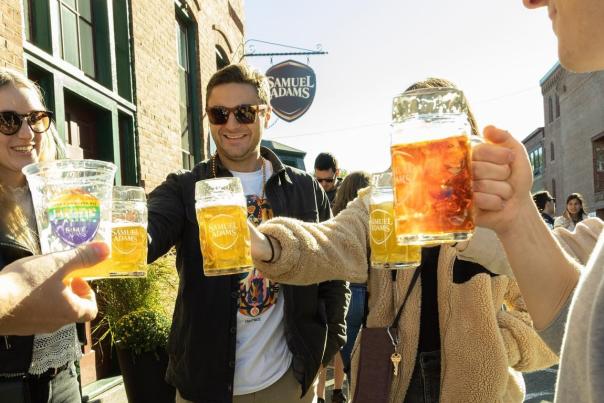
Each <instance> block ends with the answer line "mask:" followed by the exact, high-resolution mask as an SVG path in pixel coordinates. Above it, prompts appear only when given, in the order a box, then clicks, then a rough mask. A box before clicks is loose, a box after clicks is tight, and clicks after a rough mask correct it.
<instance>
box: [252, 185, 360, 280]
mask: <svg viewBox="0 0 604 403" xmlns="http://www.w3.org/2000/svg"><path fill="white" fill-rule="evenodd" d="M368 198H369V189H363V190H361V191H360V192H359V196H358V197H357V198H356V199H355V200H353V201H352V202H350V203H349V204H348V206H347V207H346V208H345V209H344V210H342V212H341V213H340V214H338V216H337V217H335V218H332V219H331V220H328V221H324V222H322V223H307V222H302V221H298V220H294V219H291V218H274V219H271V220H269V221H267V222H266V223H263V224H262V225H260V226H259V227H258V229H259V230H260V231H261V232H262V233H264V234H265V235H270V236H271V237H273V238H274V239H276V240H277V241H279V243H280V244H281V256H280V257H279V259H278V260H277V261H276V262H274V263H265V262H262V261H260V260H254V265H255V267H256V268H257V269H258V270H260V271H261V272H262V273H263V274H265V275H266V276H267V277H269V278H271V279H272V280H274V281H277V282H280V283H286V284H297V285H306V284H314V283H319V282H323V281H328V280H346V281H350V282H353V283H364V282H366V281H367V245H368V235H367V234H368V229H369V212H368Z"/></svg>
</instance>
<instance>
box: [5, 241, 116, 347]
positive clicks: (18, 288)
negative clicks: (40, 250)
mask: <svg viewBox="0 0 604 403" xmlns="http://www.w3.org/2000/svg"><path fill="white" fill-rule="evenodd" d="M108 255H109V247H108V246H107V245H106V244H104V243H100V242H96V243H90V244H86V245H84V246H80V247H78V248H76V249H72V250H69V251H65V252H57V253H52V254H49V255H40V256H32V257H27V258H23V259H20V260H17V261H15V262H13V263H11V264H9V265H8V266H6V267H5V268H4V269H3V270H2V272H1V274H0V296H1V298H0V334H15V335H30V334H34V333H48V332H52V331H55V330H57V329H59V328H60V327H62V326H64V325H66V324H68V323H74V322H85V321H89V320H92V319H94V317H95V316H96V314H97V306H96V299H95V295H94V292H93V291H92V289H91V288H90V286H89V285H88V283H86V282H85V281H84V280H82V279H80V278H74V279H72V280H64V278H65V277H66V276H67V275H68V274H70V273H71V272H72V271H74V270H77V269H82V268H86V267H92V266H94V265H95V264H97V263H99V262H101V261H102V260H104V259H106V258H107V256H108Z"/></svg>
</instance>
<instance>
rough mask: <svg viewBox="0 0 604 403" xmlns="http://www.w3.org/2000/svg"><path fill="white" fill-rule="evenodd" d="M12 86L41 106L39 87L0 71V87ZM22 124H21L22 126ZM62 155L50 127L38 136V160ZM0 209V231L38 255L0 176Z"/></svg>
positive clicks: (21, 213)
mask: <svg viewBox="0 0 604 403" xmlns="http://www.w3.org/2000/svg"><path fill="white" fill-rule="evenodd" d="M8 85H12V86H14V87H15V88H25V89H27V90H31V92H32V93H33V94H35V96H37V97H38V99H39V100H40V102H42V104H44V98H43V97H42V92H41V91H40V88H39V87H38V86H37V85H36V84H35V83H34V82H33V81H31V80H30V79H28V78H27V77H25V76H24V75H23V74H22V73H19V72H18V71H14V70H10V69H7V68H0V88H3V87H5V86H8ZM24 124H25V123H24ZM64 155H65V148H64V146H63V143H62V141H61V140H60V139H59V136H58V133H57V131H56V129H55V127H54V125H53V124H51V125H50V128H49V129H48V130H47V131H46V133H43V134H42V139H41V143H40V158H39V159H40V161H48V160H54V159H56V158H60V157H63V156H64ZM0 208H2V215H1V217H0V231H3V232H4V233H8V234H11V235H12V237H13V238H14V239H15V240H16V241H17V242H19V243H20V244H22V245H23V246H26V247H27V248H28V249H30V250H31V251H32V252H34V253H37V252H39V249H40V247H39V243H38V239H37V234H36V233H35V232H33V231H32V230H31V229H30V227H29V225H28V219H27V217H26V215H25V214H26V213H25V212H24V210H23V209H22V208H21V207H20V206H19V205H18V204H17V203H16V202H15V198H14V195H13V192H12V190H11V189H10V188H8V187H7V186H6V185H5V184H4V183H3V179H2V178H1V177H0Z"/></svg>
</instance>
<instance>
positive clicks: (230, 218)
mask: <svg viewBox="0 0 604 403" xmlns="http://www.w3.org/2000/svg"><path fill="white" fill-rule="evenodd" d="M195 200H196V203H195V209H196V211H197V223H198V225H199V243H200V246H201V253H202V254H203V272H204V274H205V275H206V276H221V275H228V274H238V273H245V272H247V271H249V270H251V269H252V255H251V239H250V230H249V228H248V226H247V204H246V201H245V196H244V195H243V187H242V186H241V181H240V180H239V178H216V179H206V180H202V181H199V182H197V183H196V184H195Z"/></svg>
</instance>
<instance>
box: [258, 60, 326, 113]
mask: <svg viewBox="0 0 604 403" xmlns="http://www.w3.org/2000/svg"><path fill="white" fill-rule="evenodd" d="M266 76H267V77H268V82H269V85H270V90H271V106H272V107H273V112H274V113H275V114H276V115H277V116H279V117H280V118H281V119H283V120H285V121H286V122H292V121H294V120H296V119H298V118H299V117H300V116H302V115H304V114H305V113H306V111H307V110H308V108H310V105H311V104H312V101H313V99H314V98H315V90H316V85H317V80H316V77H315V72H314V71H313V69H311V68H310V67H309V66H307V65H306V64H303V63H300V62H297V61H295V60H287V61H285V62H282V63H279V64H276V65H274V66H272V67H271V68H270V69H268V70H267V71H266Z"/></svg>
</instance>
